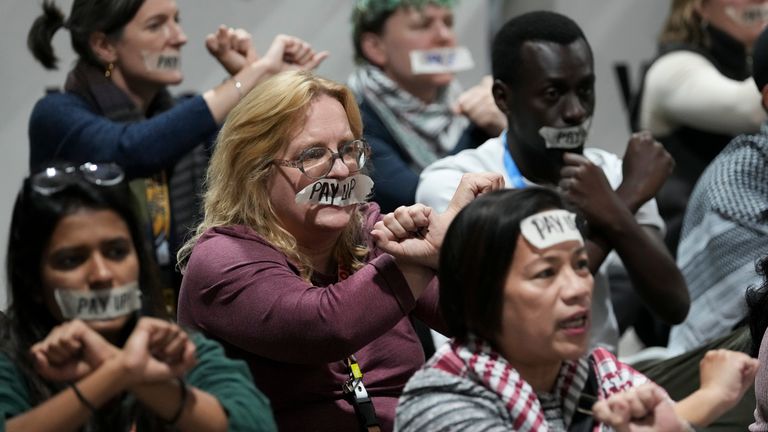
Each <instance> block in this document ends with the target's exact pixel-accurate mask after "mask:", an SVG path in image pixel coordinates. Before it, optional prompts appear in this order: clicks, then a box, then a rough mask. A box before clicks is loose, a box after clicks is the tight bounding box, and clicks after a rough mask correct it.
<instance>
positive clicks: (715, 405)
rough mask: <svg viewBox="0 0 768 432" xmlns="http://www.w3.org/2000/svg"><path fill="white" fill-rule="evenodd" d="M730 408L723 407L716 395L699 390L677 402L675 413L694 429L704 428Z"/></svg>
mask: <svg viewBox="0 0 768 432" xmlns="http://www.w3.org/2000/svg"><path fill="white" fill-rule="evenodd" d="M731 407H732V405H724V404H723V403H722V401H721V400H720V398H719V397H718V395H717V394H715V393H713V392H709V391H707V390H702V389H699V390H696V391H695V392H693V393H691V394H690V396H688V397H687V398H685V399H683V400H681V401H679V402H677V403H676V404H675V413H677V415H678V416H679V417H681V418H684V419H685V420H687V421H688V423H690V424H691V425H693V426H695V427H706V426H708V425H709V424H710V423H712V422H713V421H715V420H716V419H717V418H718V417H720V416H721V415H723V414H724V413H725V412H726V411H728V410H729V409H730V408H731Z"/></svg>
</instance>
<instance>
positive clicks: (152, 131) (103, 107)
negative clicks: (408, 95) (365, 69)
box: [28, 0, 327, 276]
mask: <svg viewBox="0 0 768 432" xmlns="http://www.w3.org/2000/svg"><path fill="white" fill-rule="evenodd" d="M61 28H64V29H66V30H68V31H69V33H70V36H71V41H72V46H73V48H74V50H75V52H76V53H77V55H78V61H77V63H76V65H75V67H74V68H73V69H72V71H71V72H70V73H69V75H68V77H67V81H66V83H65V85H64V91H63V92H56V93H50V94H48V95H46V96H45V97H44V98H42V99H41V100H40V101H38V103H37V104H36V105H35V108H34V110H33V111H32V115H31V118H30V123H29V140H30V167H31V169H32V170H33V171H34V170H37V169H40V168H42V167H44V166H47V165H49V164H51V163H52V162H55V161H67V162H72V163H84V162H86V161H93V162H114V163H117V164H119V165H120V166H122V167H123V168H124V169H125V171H126V175H127V176H128V178H129V179H134V178H140V180H138V181H137V182H136V184H135V185H134V186H133V187H134V190H135V191H136V194H137V196H138V197H139V198H140V202H142V207H143V210H142V213H143V214H142V215H141V216H142V219H146V220H148V223H147V224H148V225H150V226H151V232H152V236H153V240H154V247H155V254H156V258H157V261H158V263H160V264H161V265H162V266H163V267H164V268H165V269H167V270H168V272H166V273H165V274H164V275H167V276H170V275H172V269H173V264H174V256H175V252H176V250H177V248H178V246H179V245H180V244H181V243H182V242H183V241H184V239H185V236H186V233H187V232H188V231H189V229H190V228H192V227H193V226H194V225H195V223H196V222H198V220H199V217H200V215H199V212H200V195H201V187H202V186H201V183H202V180H203V177H204V174H205V169H206V166H207V162H208V157H209V153H210V145H211V141H212V137H213V135H214V134H215V133H216V131H217V130H218V127H219V125H220V124H221V123H222V122H223V121H224V118H225V117H226V115H227V113H229V111H230V110H231V109H232V108H233V107H234V106H235V104H237V102H238V101H239V100H240V98H242V96H243V95H244V94H246V93H247V92H249V91H250V90H251V89H252V88H253V87H254V86H255V85H256V83H258V82H260V81H261V80H263V79H265V78H266V77H269V76H271V75H274V74H275V73H278V72H280V71H283V70H286V69H296V68H302V69H304V68H307V69H311V68H314V67H315V66H317V65H318V64H319V63H320V62H321V61H322V60H323V59H324V58H325V57H326V55H327V54H326V53H315V52H314V51H313V50H312V49H311V47H310V46H309V44H307V43H306V42H304V41H302V40H300V39H297V38H294V37H289V36H282V35H281V36H277V37H276V38H275V40H274V41H273V42H272V45H271V47H270V49H269V50H268V51H267V53H266V54H265V55H264V56H263V57H259V56H258V55H257V54H256V52H255V51H254V49H253V46H252V44H251V40H250V35H248V34H247V33H246V32H244V31H242V30H232V29H228V28H225V27H222V28H219V30H218V31H217V32H216V34H212V35H209V36H208V39H207V41H206V44H207V46H208V49H209V51H210V52H211V54H212V55H213V56H214V57H215V58H216V59H217V60H218V61H219V62H220V63H221V64H222V66H224V68H225V69H226V70H227V72H228V73H230V74H231V77H230V78H229V79H227V80H226V81H224V82H223V83H221V84H220V85H218V86H216V87H214V88H212V89H210V90H207V91H205V92H203V93H202V94H201V95H199V96H194V97H189V98H185V99H183V100H179V101H175V100H174V99H173V98H172V97H171V95H170V93H169V92H168V91H167V87H168V86H170V85H176V84H179V83H180V82H181V81H182V79H183V75H182V73H181V69H180V66H181V62H180V60H181V48H182V47H183V46H184V45H185V44H186V42H187V36H186V35H185V34H184V31H183V30H182V28H181V25H180V23H179V10H178V7H177V5H176V2H175V1H174V0H113V1H98V0H75V1H74V2H73V4H72V10H71V12H70V14H69V17H67V18H66V19H65V17H64V14H63V13H62V12H61V11H60V10H59V9H58V8H57V7H56V6H55V5H54V3H53V2H52V1H51V0H46V1H45V2H43V15H41V16H40V17H39V18H37V20H36V21H35V22H34V24H33V25H32V28H31V29H30V31H29V36H28V45H29V48H30V50H31V51H32V54H33V55H34V56H35V58H36V59H37V60H38V61H40V63H42V64H43V66H45V67H46V68H48V69H51V68H55V67H56V62H57V59H56V56H55V54H54V51H53V47H52V45H51V39H52V38H53V36H54V34H55V33H56V32H57V31H58V30H59V29H61ZM148 231H150V230H149V229H148Z"/></svg>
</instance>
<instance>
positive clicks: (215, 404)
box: [0, 163, 275, 432]
mask: <svg viewBox="0 0 768 432" xmlns="http://www.w3.org/2000/svg"><path fill="white" fill-rule="evenodd" d="M122 177H123V172H122V170H121V169H120V168H119V167H118V166H117V165H113V164H106V165H95V164H90V163H88V164H84V165H82V166H79V167H76V166H59V167H51V168H48V169H46V170H44V171H42V172H40V173H38V174H35V175H33V176H31V177H29V178H27V179H26V180H25V181H24V185H23V187H22V190H21V191H20V193H19V195H18V198H17V200H16V205H15V207H14V210H13V220H12V223H11V232H10V240H9V244H8V254H7V275H8V286H9V291H10V292H9V294H10V296H9V298H10V299H11V304H10V307H9V309H8V314H7V316H6V317H4V318H3V319H2V320H0V382H2V383H3V385H2V386H0V422H3V423H4V427H0V429H3V430H7V431H9V432H11V431H30V430H34V431H62V430H87V431H90V430H100V431H101V430H105V431H106V430H109V431H128V430H137V431H162V430H169V429H172V428H175V427H177V428H179V429H182V430H195V431H198V430H200V431H224V430H230V431H252V430H274V429H275V426H274V420H273V419H272V415H271V413H270V410H269V403H268V401H267V400H266V398H265V397H264V396H263V395H262V394H261V393H260V392H259V391H258V390H256V388H255V387H254V386H253V383H252V378H251V376H250V374H249V373H248V370H247V367H246V366H245V364H243V363H242V362H239V361H234V360H230V359H227V358H226V357H225V356H224V353H223V350H222V349H221V347H220V346H219V345H218V344H217V343H215V342H213V341H210V340H207V339H205V338H204V337H202V336H200V335H196V334H189V335H188V334H187V333H186V332H185V331H184V330H183V329H181V328H180V327H179V326H178V325H176V324H173V323H172V322H171V321H169V320H168V319H167V318H168V317H167V316H165V315H164V309H163V307H162V306H161V302H159V301H158V296H157V294H158V290H157V281H156V277H155V275H154V271H153V268H154V267H153V266H154V264H153V262H152V259H151V258H150V255H149V253H150V249H149V248H147V247H145V241H144V236H143V233H142V229H141V227H140V225H139V223H138V222H137V220H136V218H135V216H134V214H133V212H132V208H131V205H130V203H131V196H130V192H129V189H128V187H127V185H126V184H125V183H122V182H121V180H122Z"/></svg>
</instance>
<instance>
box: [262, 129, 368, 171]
mask: <svg viewBox="0 0 768 432" xmlns="http://www.w3.org/2000/svg"><path fill="white" fill-rule="evenodd" d="M370 154H371V146H370V145H368V143H367V142H365V140H362V139H358V140H354V141H350V142H347V143H344V144H343V145H342V146H341V147H339V152H338V153H334V152H333V151H331V149H329V148H328V147H311V148H308V149H306V150H304V151H303V152H301V154H300V155H299V158H298V159H296V160H292V161H289V160H283V159H275V160H273V161H272V163H274V164H277V165H280V166H285V167H291V168H298V169H299V170H300V171H301V172H302V173H304V175H306V176H307V177H309V178H311V179H314V180H319V179H321V178H324V177H326V176H327V175H328V174H329V173H330V172H331V170H332V169H333V164H334V163H336V159H341V161H342V162H344V165H346V166H347V168H348V169H349V172H350V173H356V172H358V171H360V170H361V169H362V168H363V167H364V166H365V163H366V162H368V157H369V156H370Z"/></svg>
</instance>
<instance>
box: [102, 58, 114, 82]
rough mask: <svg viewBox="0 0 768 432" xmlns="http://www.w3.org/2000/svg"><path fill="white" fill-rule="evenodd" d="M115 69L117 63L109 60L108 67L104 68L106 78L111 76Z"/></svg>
mask: <svg viewBox="0 0 768 432" xmlns="http://www.w3.org/2000/svg"><path fill="white" fill-rule="evenodd" d="M113 69H115V64H114V63H112V62H109V64H108V65H107V68H106V69H105V70H104V78H107V79H109V78H111V77H112V70H113Z"/></svg>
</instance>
